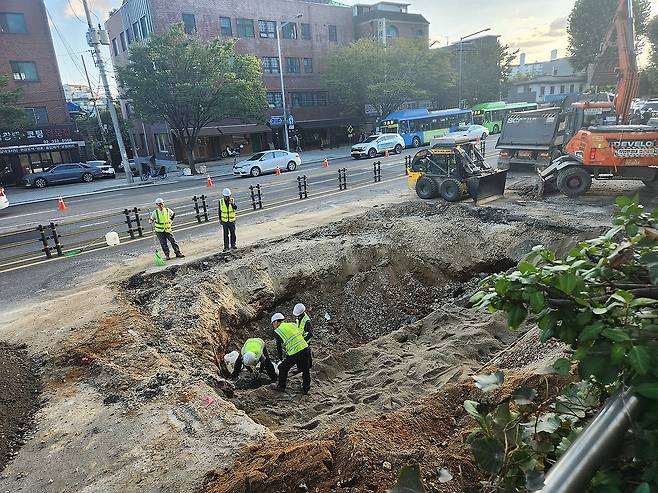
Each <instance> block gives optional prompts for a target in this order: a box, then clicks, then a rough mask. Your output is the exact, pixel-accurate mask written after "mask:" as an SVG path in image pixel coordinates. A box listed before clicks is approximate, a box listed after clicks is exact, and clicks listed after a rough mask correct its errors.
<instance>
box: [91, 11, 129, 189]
mask: <svg viewBox="0 0 658 493" xmlns="http://www.w3.org/2000/svg"><path fill="white" fill-rule="evenodd" d="M82 5H83V6H84V8H85V15H86V16H87V25H88V26H89V31H88V32H87V42H88V43H89V45H90V46H91V47H92V48H93V49H94V55H95V56H96V63H97V64H98V72H99V73H100V76H101V80H102V81H103V88H104V89H105V97H106V98H107V109H108V110H109V111H110V116H111V117H112V126H113V127H114V133H115V134H116V138H117V145H118V146H119V153H120V154H121V164H122V165H123V170H124V171H125V172H126V181H127V182H128V183H133V174H132V172H131V170H130V163H128V155H127V154H126V146H125V145H124V143H123V137H122V136H121V127H119V118H118V117H117V111H116V109H115V108H114V101H112V93H111V92H110V84H109V82H108V81H107V74H106V73H105V63H104V62H103V58H102V56H101V48H100V47H101V44H102V43H101V40H100V36H99V30H97V29H96V28H95V27H94V23H93V22H92V20H91V12H90V11H89V5H88V3H87V0H82Z"/></svg>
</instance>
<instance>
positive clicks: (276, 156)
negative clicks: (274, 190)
mask: <svg viewBox="0 0 658 493" xmlns="http://www.w3.org/2000/svg"><path fill="white" fill-rule="evenodd" d="M301 164H302V160H301V158H300V157H299V154H297V153H296V152H288V151H277V150H275V151H263V152H259V153H257V154H254V155H253V156H251V157H250V158H249V159H246V160H244V161H240V162H238V163H235V165H233V174H234V175H238V176H259V175H261V174H262V173H274V172H276V169H277V167H278V168H279V170H280V171H295V170H296V169H297V167H298V166H300V165H301Z"/></svg>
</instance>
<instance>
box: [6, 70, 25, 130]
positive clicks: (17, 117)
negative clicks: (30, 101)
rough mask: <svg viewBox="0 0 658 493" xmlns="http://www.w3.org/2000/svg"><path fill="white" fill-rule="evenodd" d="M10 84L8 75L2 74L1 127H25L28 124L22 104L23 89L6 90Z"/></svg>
mask: <svg viewBox="0 0 658 493" xmlns="http://www.w3.org/2000/svg"><path fill="white" fill-rule="evenodd" d="M8 84H9V78H8V77H7V76H6V75H0V128H23V127H26V126H27V124H28V121H27V118H26V117H25V111H23V108H22V107H21V106H20V104H19V103H20V100H21V97H22V96H23V91H21V90H20V89H14V90H13V91H8V90H5V89H4V88H5V87H7V85H8Z"/></svg>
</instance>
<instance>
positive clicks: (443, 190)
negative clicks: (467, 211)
mask: <svg viewBox="0 0 658 493" xmlns="http://www.w3.org/2000/svg"><path fill="white" fill-rule="evenodd" d="M439 193H440V194H441V197H443V199H444V200H446V201H447V202H457V201H458V200H460V199H461V198H462V188H461V184H460V183H459V180H455V179H454V178H446V179H445V180H443V181H442V182H441V186H440V187H439Z"/></svg>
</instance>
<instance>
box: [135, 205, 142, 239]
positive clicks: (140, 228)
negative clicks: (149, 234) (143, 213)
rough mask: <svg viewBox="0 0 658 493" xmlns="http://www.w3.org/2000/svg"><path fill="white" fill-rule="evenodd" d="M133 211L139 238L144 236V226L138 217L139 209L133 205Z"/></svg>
mask: <svg viewBox="0 0 658 493" xmlns="http://www.w3.org/2000/svg"><path fill="white" fill-rule="evenodd" d="M133 213H134V214H135V224H136V225H137V234H138V235H139V237H140V238H142V237H143V236H144V228H142V220H141V219H140V217H139V209H138V208H137V207H133Z"/></svg>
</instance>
